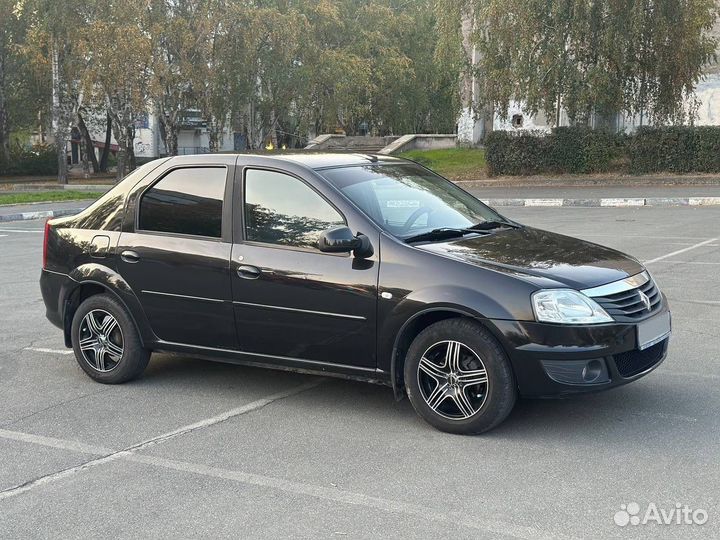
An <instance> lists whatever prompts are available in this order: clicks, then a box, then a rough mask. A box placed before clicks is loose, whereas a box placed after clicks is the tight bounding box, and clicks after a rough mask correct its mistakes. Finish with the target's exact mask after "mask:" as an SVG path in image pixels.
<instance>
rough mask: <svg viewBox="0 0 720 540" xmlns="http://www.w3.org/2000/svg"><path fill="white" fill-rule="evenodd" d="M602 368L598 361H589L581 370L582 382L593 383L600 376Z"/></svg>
mask: <svg viewBox="0 0 720 540" xmlns="http://www.w3.org/2000/svg"><path fill="white" fill-rule="evenodd" d="M602 372H603V366H602V364H601V363H600V360H590V361H589V362H588V363H587V364H585V367H584V368H583V370H582V378H583V381H585V382H588V383H591V382H595V381H596V380H597V379H598V377H600V375H602Z"/></svg>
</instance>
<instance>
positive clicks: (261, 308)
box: [231, 168, 378, 370]
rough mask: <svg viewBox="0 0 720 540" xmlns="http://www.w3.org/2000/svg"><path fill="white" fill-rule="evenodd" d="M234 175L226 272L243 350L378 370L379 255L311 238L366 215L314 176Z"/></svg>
mask: <svg viewBox="0 0 720 540" xmlns="http://www.w3.org/2000/svg"><path fill="white" fill-rule="evenodd" d="M236 177H241V178H242V180H240V179H238V180H237V181H238V186H237V187H236V193H238V195H237V196H236V198H235V205H236V211H235V215H236V218H235V219H236V228H235V235H236V237H240V241H238V242H236V243H235V244H234V245H233V250H232V260H231V269H232V272H231V280H232V295H233V305H234V310H235V320H236V324H237V334H238V344H239V348H240V350H242V351H244V352H247V353H250V354H251V355H256V356H268V357H272V358H273V361H275V362H279V363H286V364H290V365H294V366H301V367H302V366H306V367H309V368H317V367H320V368H322V367H323V366H324V365H328V364H332V365H334V366H335V367H338V366H346V367H348V368H349V369H354V368H356V369H357V368H359V369H373V370H374V369H375V367H376V349H375V345H376V344H375V338H376V336H375V332H376V328H375V324H376V322H375V321H376V308H377V278H378V258H377V255H374V256H372V257H371V258H368V259H357V258H355V257H353V256H352V255H351V254H329V253H322V252H320V251H319V250H318V248H317V240H318V238H319V236H320V233H321V231H323V230H325V229H327V228H329V227H332V226H334V225H341V224H347V225H348V226H350V227H351V229H353V231H355V232H366V231H361V230H360V229H361V228H362V227H367V224H366V223H361V221H360V220H358V218H357V217H352V220H351V221H348V218H346V216H345V215H344V214H343V213H342V212H341V211H340V210H339V208H338V207H337V206H336V205H334V204H333V203H331V202H330V200H329V199H328V198H327V197H326V194H321V192H320V190H319V188H320V185H319V184H315V185H313V184H311V183H310V182H309V181H307V179H303V178H301V177H300V176H294V175H292V174H288V173H286V172H283V171H278V170H268V169H261V168H246V169H245V170H244V174H236ZM316 182H317V181H316ZM238 206H239V207H240V208H241V211H239V212H238V211H237V208H238ZM367 232H368V233H370V232H371V231H367ZM371 239H372V236H371ZM375 245H377V239H375Z"/></svg>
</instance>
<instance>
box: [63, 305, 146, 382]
mask: <svg viewBox="0 0 720 540" xmlns="http://www.w3.org/2000/svg"><path fill="white" fill-rule="evenodd" d="M71 338H72V346H73V350H74V351H75V359H76V360H77V362H78V364H79V365H80V367H81V368H82V370H83V371H84V372H85V373H87V374H88V375H89V376H90V377H92V378H93V379H95V380H96V381H98V382H101V383H105V384H119V383H123V382H126V381H129V380H131V379H134V378H135V377H137V376H139V375H140V374H141V373H142V372H143V371H144V370H145V367H146V366H147V364H148V361H149V360H150V351H148V350H146V349H144V348H143V346H142V343H141V342H140V337H139V336H138V333H137V330H136V328H135V325H134V324H133V322H132V319H131V318H130V315H129V314H128V313H127V311H126V310H125V308H124V306H122V304H120V302H118V301H117V300H116V299H114V298H112V297H111V296H109V295H106V294H100V295H95V296H91V297H90V298H88V299H86V300H85V301H84V302H83V303H82V304H80V306H79V307H78V309H77V311H76V312H75V315H74V316H73V321H72V327H71Z"/></svg>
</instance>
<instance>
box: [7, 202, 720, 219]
mask: <svg viewBox="0 0 720 540" xmlns="http://www.w3.org/2000/svg"><path fill="white" fill-rule="evenodd" d="M481 200H482V202H484V203H485V204H487V205H489V206H525V207H575V208H637V207H640V206H653V207H669V206H720V197H649V198H625V199H623V198H611V199H481ZM85 208H87V207H82V208H67V209H64V210H41V211H38V212H19V213H17V214H5V215H0V222H4V221H26V220H30V219H46V218H54V217H61V216H70V215H73V214H77V213H78V212H81V211H82V210H84V209H85Z"/></svg>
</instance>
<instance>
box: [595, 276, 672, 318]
mask: <svg viewBox="0 0 720 540" xmlns="http://www.w3.org/2000/svg"><path fill="white" fill-rule="evenodd" d="M582 292H583V293H584V294H585V295H587V296H589V297H590V298H592V299H593V300H595V301H596V302H597V303H598V304H599V305H600V306H601V307H602V308H603V309H604V310H605V312H606V313H607V314H608V315H610V316H611V317H612V318H613V319H614V320H616V321H618V322H635V321H637V320H638V319H642V318H645V317H646V316H649V315H651V314H653V313H655V312H657V311H658V310H659V309H660V308H661V307H662V295H661V293H660V289H658V287H657V285H656V284H655V282H654V281H653V279H652V278H651V277H650V274H649V273H648V272H647V271H644V272H641V273H640V274H636V275H634V276H631V277H629V278H626V279H623V280H620V281H615V282H613V283H608V284H607V285H601V286H600V287H593V288H592V289H585V290H583V291H582Z"/></svg>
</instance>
